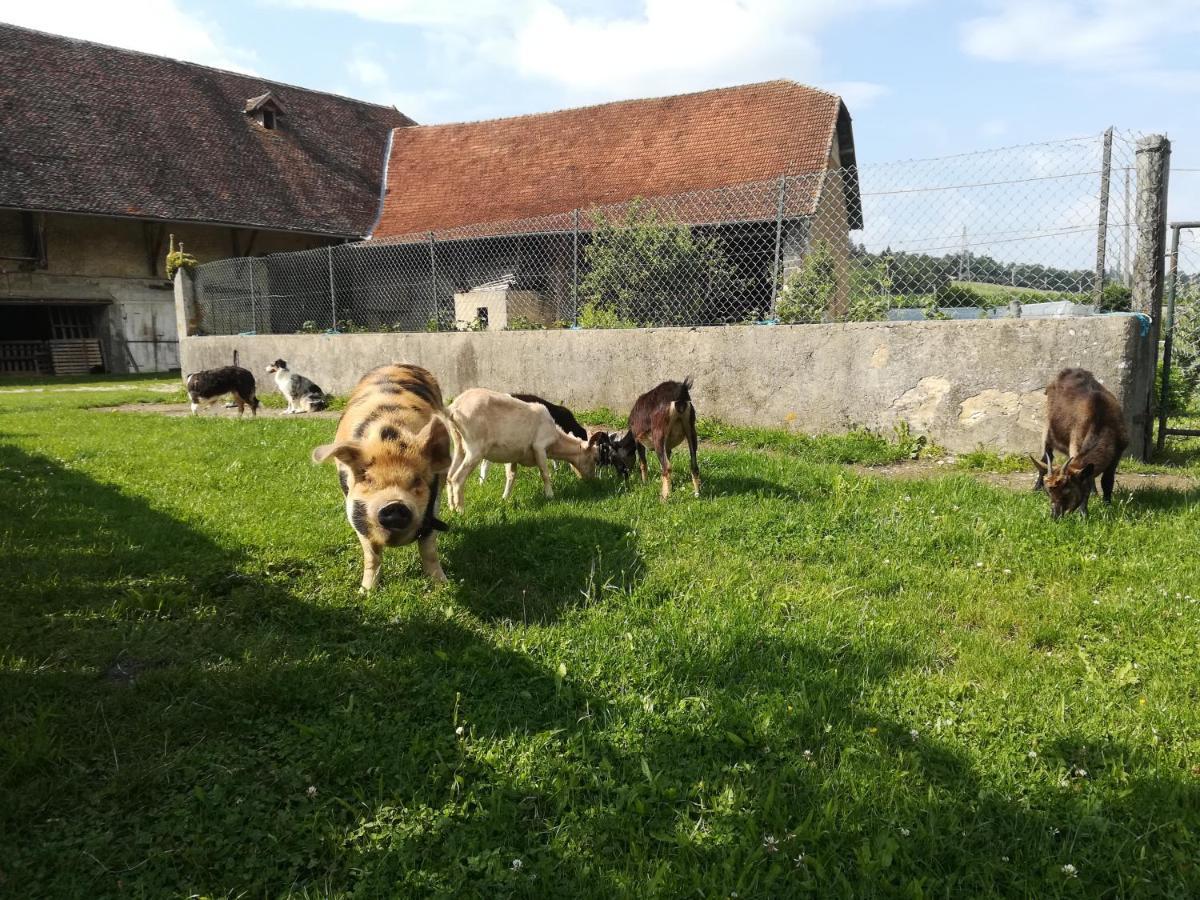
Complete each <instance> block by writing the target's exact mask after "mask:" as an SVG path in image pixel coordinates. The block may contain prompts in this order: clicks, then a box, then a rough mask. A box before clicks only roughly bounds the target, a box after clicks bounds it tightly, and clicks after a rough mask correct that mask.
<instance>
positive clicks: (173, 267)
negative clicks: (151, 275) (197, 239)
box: [167, 244, 200, 281]
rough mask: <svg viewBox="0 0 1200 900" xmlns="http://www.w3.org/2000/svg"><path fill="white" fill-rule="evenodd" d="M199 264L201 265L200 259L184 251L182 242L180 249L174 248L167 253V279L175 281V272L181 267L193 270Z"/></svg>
mask: <svg viewBox="0 0 1200 900" xmlns="http://www.w3.org/2000/svg"><path fill="white" fill-rule="evenodd" d="M198 265H200V261H199V260H198V259H196V257H194V256H192V254H190V253H184V252H183V244H180V245H179V249H178V250H172V251H171V252H170V253H168V254H167V279H168V280H169V281H174V280H175V273H176V272H178V271H179V270H180V269H183V270H184V271H185V272H191V271H192V270H194V269H195V268H196V266H198Z"/></svg>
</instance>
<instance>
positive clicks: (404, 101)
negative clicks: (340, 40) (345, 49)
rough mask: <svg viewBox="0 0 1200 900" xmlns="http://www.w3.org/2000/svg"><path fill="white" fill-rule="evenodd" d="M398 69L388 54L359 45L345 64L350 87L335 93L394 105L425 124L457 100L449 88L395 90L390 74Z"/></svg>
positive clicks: (390, 54) (384, 51)
mask: <svg viewBox="0 0 1200 900" xmlns="http://www.w3.org/2000/svg"><path fill="white" fill-rule="evenodd" d="M399 70H400V66H399V65H398V64H397V60H395V59H394V57H393V55H392V53H391V52H390V51H387V50H381V49H379V48H378V47H370V46H360V47H358V48H356V49H355V51H354V54H353V55H352V56H351V57H350V58H349V59H348V60H347V61H346V73H347V74H348V75H349V76H350V80H351V81H352V82H353V84H351V85H350V86H347V87H339V88H338V89H337V90H336V91H335V92H336V93H339V94H343V95H345V96H348V97H356V98H358V99H359V100H366V101H368V102H370V103H382V104H383V105H385V106H394V107H396V108H397V109H398V110H400V111H401V112H402V113H404V114H405V115H407V116H409V117H411V118H412V119H414V120H416V121H417V122H428V121H429V120H430V119H431V118H432V117H434V116H435V115H436V114H437V110H438V109H439V107H442V106H444V105H445V104H446V103H448V102H450V101H454V100H457V99H458V96H457V94H456V93H455V92H454V91H452V90H450V89H448V88H438V89H433V90H428V91H412V90H405V89H401V88H398V87H396V85H395V84H394V83H393V82H392V75H391V73H392V72H393V71H399Z"/></svg>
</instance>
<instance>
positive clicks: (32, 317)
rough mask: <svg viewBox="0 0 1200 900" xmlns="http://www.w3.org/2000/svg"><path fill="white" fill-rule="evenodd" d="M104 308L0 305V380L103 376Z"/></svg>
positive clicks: (31, 304) (101, 306)
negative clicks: (41, 376)
mask: <svg viewBox="0 0 1200 900" xmlns="http://www.w3.org/2000/svg"><path fill="white" fill-rule="evenodd" d="M104 309H105V304H91V303H86V304H85V303H40V302H39V303H32V302H31V303H22V302H20V301H15V302H14V301H0V376H6V375H7V376H29V375H86V374H88V373H91V372H103V371H104V370H105V366H104V356H103V354H102V353H101V350H100V338H99V326H100V319H101V316H102V315H103V312H104Z"/></svg>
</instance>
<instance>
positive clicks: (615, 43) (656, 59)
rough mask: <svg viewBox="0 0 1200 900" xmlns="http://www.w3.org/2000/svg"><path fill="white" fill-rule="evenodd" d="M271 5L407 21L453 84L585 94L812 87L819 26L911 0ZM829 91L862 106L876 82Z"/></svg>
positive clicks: (313, 1) (297, 1)
mask: <svg viewBox="0 0 1200 900" xmlns="http://www.w3.org/2000/svg"><path fill="white" fill-rule="evenodd" d="M271 2H273V3H275V4H278V5H285V6H289V7H293V8H300V9H316V10H326V11H330V12H340V13H344V14H350V15H354V16H357V17H360V18H363V19H367V20H370V21H375V22H382V23H388V24H394V25H402V26H409V27H413V28H416V29H418V30H419V31H420V33H421V36H422V38H423V39H424V42H425V46H426V47H427V48H429V49H430V50H431V53H430V56H431V58H436V59H437V62H438V65H439V67H440V68H441V69H442V70H443V71H449V72H450V73H452V74H451V75H450V79H451V80H458V81H465V79H466V78H467V74H468V73H470V74H472V75H486V72H487V71H493V72H495V71H497V70H498V69H499V70H500V71H508V72H512V73H515V74H517V75H518V76H520V77H522V78H524V79H525V80H526V81H528V82H531V83H541V84H544V85H546V86H548V87H552V88H556V89H558V90H563V91H566V92H567V93H568V94H569V95H570V97H569V99H571V100H573V101H593V100H607V99H619V98H623V97H630V96H646V95H650V94H666V93H674V92H678V91H687V90H699V89H703V88H710V87H716V86H720V85H725V84H735V83H739V82H747V81H758V80H764V79H769V78H779V77H790V78H795V79H797V80H800V81H808V82H817V83H819V82H820V81H821V80H822V75H821V60H822V54H821V41H820V40H819V37H820V33H821V31H822V29H824V28H826V27H828V26H829V25H831V24H832V23H834V22H835V21H837V20H839V19H848V18H852V17H853V16H855V15H857V14H859V13H862V12H863V11H866V10H874V9H879V8H882V7H888V6H896V5H904V4H908V3H914V2H920V0H805V2H791V0H635V2H634V3H632V4H630V5H629V6H627V7H626V10H627V11H622V12H620V13H614V12H611V11H606V10H605V9H604V8H603V7H595V8H593V7H588V6H587V5H586V4H581V3H575V2H573V0H443V2H440V3H437V2H419V0H390V2H389V0H271ZM362 74H363V73H362V72H357V73H355V77H356V78H358V79H359V80H360V81H363V80H365V79H363V78H362V77H361V76H362ZM831 87H832V88H833V89H835V90H839V92H841V93H844V94H845V95H846V97H847V102H848V103H850V102H855V103H862V104H864V105H865V104H868V103H870V102H872V101H873V100H875V99H877V98H878V97H880V96H882V94H883V93H884V91H885V90H886V88H884V87H883V86H882V85H876V84H871V83H868V82H843V83H840V84H838V85H833V86H831Z"/></svg>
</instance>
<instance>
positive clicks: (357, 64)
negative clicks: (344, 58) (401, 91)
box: [347, 51, 388, 85]
mask: <svg viewBox="0 0 1200 900" xmlns="http://www.w3.org/2000/svg"><path fill="white" fill-rule="evenodd" d="M347 68H349V70H350V74H351V75H352V76H353V77H354V78H355V79H357V80H358V81H359V82H360V83H362V84H365V85H380V84H387V83H388V73H387V69H385V68H384V67H383V65H382V64H380V63H379V62H377V61H376V60H374V59H371V58H370V57H369V56H366V55H365V52H363V51H360V55H358V56H355V57H354V58H352V59H351V60H350V62H349V63H347Z"/></svg>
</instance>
